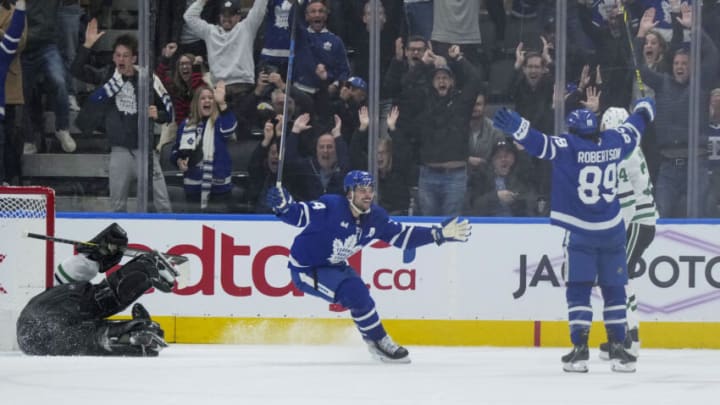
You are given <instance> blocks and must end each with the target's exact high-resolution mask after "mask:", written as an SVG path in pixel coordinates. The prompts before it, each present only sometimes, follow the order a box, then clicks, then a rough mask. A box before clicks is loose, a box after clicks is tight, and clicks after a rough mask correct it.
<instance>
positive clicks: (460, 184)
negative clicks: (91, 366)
mask: <svg viewBox="0 0 720 405" xmlns="http://www.w3.org/2000/svg"><path fill="white" fill-rule="evenodd" d="M14 3H15V1H13V0H2V1H1V2H0V29H2V30H3V31H2V34H3V35H4V33H5V30H6V29H7V27H8V25H9V22H10V16H11V15H12V13H13V8H14ZM26 3H27V26H26V29H25V31H24V33H23V36H22V38H21V40H20V41H19V48H18V52H17V56H16V57H15V59H14V60H13V62H12V64H11V65H10V67H9V70H8V77H7V80H6V83H5V92H4V96H5V98H4V99H5V106H4V120H3V121H2V126H3V128H4V130H3V131H0V134H2V135H3V136H2V137H0V162H1V163H2V164H0V183H6V184H13V185H17V184H25V185H27V184H43V183H42V182H43V179H38V178H32V177H28V176H24V174H23V173H22V167H23V165H22V161H23V157H24V156H27V155H31V154H43V153H64V154H65V155H67V156H71V155H73V154H82V153H88V152H97V151H89V149H90V148H86V147H85V146H84V145H85V144H87V143H89V142H88V139H97V138H101V139H104V140H105V144H104V147H103V148H101V150H100V152H101V153H108V154H109V156H110V160H109V161H110V163H109V164H110V167H109V176H108V179H105V180H103V181H106V195H107V196H109V206H108V208H107V209H108V210H110V211H116V212H122V211H127V210H128V198H129V197H130V196H131V195H132V194H133V187H135V186H134V185H135V184H136V181H137V176H138V170H137V166H138V164H137V161H138V159H145V160H146V161H147V162H148V166H149V169H150V170H149V177H150V178H149V185H150V187H151V192H150V194H151V195H152V202H153V206H154V211H157V212H196V213H199V212H222V213H233V212H245V213H247V212H257V213H268V212H270V209H269V207H267V206H266V204H265V195H266V193H267V190H268V189H269V188H270V187H273V186H274V185H275V183H276V181H277V176H278V160H279V152H280V139H281V137H282V136H283V134H285V135H284V136H286V137H287V138H286V139H285V142H284V144H285V155H284V162H283V163H284V165H283V171H282V173H283V177H282V182H283V184H284V185H285V186H286V187H287V188H288V190H289V191H290V192H291V194H292V196H293V197H294V198H295V199H296V200H312V199H315V198H317V197H319V196H320V195H322V194H325V193H340V194H342V192H343V189H342V179H343V177H344V175H345V174H346V173H347V172H348V171H350V170H354V169H362V170H366V169H368V168H369V166H368V164H369V163H368V161H369V159H368V157H369V156H370V154H375V159H373V160H374V161H375V162H376V164H377V172H378V180H379V184H378V199H379V203H380V204H381V205H383V206H385V207H386V208H387V210H388V211H389V212H390V213H391V214H393V215H408V214H410V215H427V216H451V215H472V216H518V217H522V216H547V215H548V209H549V204H548V199H549V195H550V167H549V165H548V164H547V162H544V161H541V160H538V159H535V158H531V157H529V156H528V155H527V154H526V153H525V152H524V151H523V150H522V147H521V146H520V145H519V144H517V143H514V142H513V141H512V140H511V139H508V138H506V137H505V136H504V135H503V134H502V133H501V132H499V131H498V130H496V129H495V128H493V126H492V122H491V120H490V119H489V117H491V114H492V112H493V111H494V110H495V109H497V108H498V107H499V106H502V105H511V106H513V108H514V109H515V110H516V111H517V112H518V113H520V114H521V115H522V116H523V117H525V118H527V119H528V120H529V121H530V122H531V125H532V126H533V127H534V128H537V129H538V130H541V131H543V132H545V133H547V134H552V133H553V131H554V128H555V122H554V121H555V106H554V99H555V98H556V97H555V92H556V91H563V92H564V101H565V105H564V108H565V112H566V113H569V112H570V111H572V110H574V109H576V108H588V109H590V110H592V111H594V112H595V113H596V114H597V115H598V116H601V115H602V113H603V112H604V111H605V110H607V109H608V108H610V107H620V108H628V107H629V106H630V105H631V104H632V102H633V101H634V100H635V99H637V98H639V97H642V96H653V97H654V98H655V100H656V103H657V119H656V122H655V124H654V125H653V126H652V127H651V128H649V130H648V135H647V136H645V138H644V140H643V144H642V148H643V151H644V152H645V155H646V156H647V159H648V165H649V166H650V167H649V170H650V173H651V177H652V179H653V182H654V185H655V188H654V193H655V201H656V202H657V206H658V210H659V212H660V216H661V217H684V216H685V212H686V206H685V204H686V201H685V198H682V197H683V196H685V195H686V194H687V191H688V185H687V178H688V175H687V174H688V163H689V161H690V158H691V156H692V158H693V159H694V160H695V159H696V160H697V162H698V173H699V174H698V180H697V181H698V184H697V189H698V190H699V193H698V194H699V195H700V196H702V200H701V211H700V216H707V217H717V216H718V215H720V69H719V68H720V54H719V53H718V47H717V46H718V43H719V42H718V41H720V24H718V23H720V2H719V1H717V0H706V1H704V2H703V5H702V30H701V31H702V33H701V34H702V49H701V55H700V58H699V59H698V58H695V57H694V56H693V58H695V59H696V60H695V59H691V58H690V56H691V54H690V45H691V43H692V42H691V41H695V40H698V38H691V35H690V31H691V30H690V28H691V26H692V22H693V13H692V2H691V1H689V0H594V1H591V0H568V1H567V10H566V11H567V30H568V31H567V36H566V43H567V47H566V51H567V53H566V55H567V58H566V59H567V63H566V66H565V71H566V83H567V85H566V86H565V89H562V90H560V89H557V87H556V86H555V69H556V66H555V56H556V49H555V42H556V38H555V16H556V10H555V7H556V2H555V1H552V0H484V1H481V0H460V1H438V0H435V1H433V0H403V1H400V0H378V1H377V3H378V4H379V5H380V7H379V10H377V18H378V23H379V27H377V28H378V30H379V32H380V40H379V41H380V46H379V52H380V53H379V58H378V60H379V64H380V69H379V70H380V76H379V78H378V82H379V83H380V89H379V97H378V99H379V105H378V106H374V107H377V111H379V112H380V130H379V138H378V139H376V140H375V141H376V142H373V144H374V145H376V146H377V150H375V151H369V150H368V148H369V146H368V144H369V142H368V138H369V132H368V129H369V126H370V114H369V108H368V107H369V106H368V100H369V97H368V96H369V92H370V91H371V90H372V89H370V88H369V86H368V83H369V82H370V80H369V79H370V77H369V75H370V59H371V57H370V56H371V55H370V45H369V44H370V34H369V29H370V25H371V16H372V14H373V11H374V10H371V8H370V2H368V0H254V1H253V0H187V1H185V0H179V1H178V0H175V1H172V0H152V1H151V2H150V4H151V5H150V9H151V16H150V18H151V24H150V26H151V28H152V33H151V35H150V37H151V42H152V43H151V44H150V46H149V49H150V54H151V55H150V56H151V58H150V60H151V65H152V66H151V69H152V71H153V72H154V75H150V76H151V78H150V80H149V82H150V83H149V84H148V86H149V94H150V105H148V106H139V105H138V100H139V99H138V76H139V75H138V68H137V66H136V65H137V61H138V43H137V33H136V32H133V31H134V30H137V27H138V21H137V19H138V12H137V2H134V1H120V0H27V1H26ZM129 4H130V5H129ZM132 4H134V5H135V6H134V7H133V6H132ZM293 15H296V16H297V19H296V20H295V24H293V18H292V16H293ZM293 27H294V29H295V32H294V36H293V35H291V30H292V29H293ZM103 37H106V38H103ZM291 37H294V38H295V41H294V46H295V48H294V55H295V57H294V59H293V60H292V62H293V63H292V65H293V71H292V74H291V75H290V77H288V65H289V64H290V63H289V62H290V61H289V55H290V49H289V48H290V44H291ZM696 63H699V64H700V70H699V71H700V73H701V77H700V80H701V84H700V93H701V94H700V95H699V98H700V102H699V105H700V106H701V108H700V112H699V117H700V118H699V128H700V139H697V140H695V141H696V142H693V144H696V145H698V149H697V150H695V151H690V150H689V146H688V144H689V135H688V130H689V127H690V125H689V124H690V119H691V115H690V111H689V108H688V106H689V105H690V86H689V84H690V77H691V75H692V74H693V73H692V72H694V69H693V67H694V66H695V64H696ZM288 79H291V80H290V85H287V83H288ZM561 98H562V97H558V98H557V99H561ZM286 100H287V106H286V105H285V104H286ZM141 110H143V111H145V110H146V111H147V116H148V117H149V118H150V119H151V120H152V122H153V125H151V128H152V132H153V133H149V134H147V136H149V137H152V138H151V139H152V141H151V143H152V148H151V149H152V151H151V156H148V157H147V158H145V157H143V156H140V153H139V148H138V139H139V137H138V135H139V134H138V126H137V120H138V116H139V115H138V112H139V111H141ZM47 112H51V113H52V114H48V113H47ZM283 114H285V115H287V116H286V117H284V116H283ZM50 116H51V117H52V118H53V119H52V120H49V118H48V117H50ZM283 123H285V124H286V126H285V127H284V128H283V127H282V124H283ZM49 127H50V130H48V129H47V128H49ZM48 131H49V132H52V133H51V135H50V137H47V136H46V133H47V132H48ZM140 135H141V136H145V135H144V134H140ZM57 171H58V173H62V168H61V167H58V168H57ZM177 179H181V180H180V181H177ZM177 190H181V191H180V192H179V193H177V192H176V191H177Z"/></svg>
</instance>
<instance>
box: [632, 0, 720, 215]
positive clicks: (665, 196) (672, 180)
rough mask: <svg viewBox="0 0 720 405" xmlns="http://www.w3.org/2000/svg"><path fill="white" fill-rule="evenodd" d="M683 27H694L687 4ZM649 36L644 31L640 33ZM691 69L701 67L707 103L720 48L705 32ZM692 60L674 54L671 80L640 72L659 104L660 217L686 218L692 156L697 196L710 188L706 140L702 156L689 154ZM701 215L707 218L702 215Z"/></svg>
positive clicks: (644, 23)
mask: <svg viewBox="0 0 720 405" xmlns="http://www.w3.org/2000/svg"><path fill="white" fill-rule="evenodd" d="M682 10H683V18H682V20H681V21H682V24H683V25H684V26H685V27H690V25H691V23H692V12H691V10H690V7H689V6H688V5H687V4H683V6H682ZM653 25H654V22H653V20H652V14H651V13H645V14H644V15H643V18H642V20H641V21H640V26H641V27H649V26H653ZM643 31H644V32H647V30H643V28H641V29H640V30H638V33H640V32H643ZM635 41H636V42H635V43H636V44H637V46H636V48H635V52H636V54H637V55H636V56H637V57H638V58H641V57H642V54H641V52H642V47H641V46H640V45H641V44H642V41H643V38H641V37H637V38H636V39H635ZM693 63H701V76H700V78H699V79H700V81H701V83H702V84H701V86H700V89H701V94H700V95H699V96H700V97H701V99H702V100H708V99H709V98H710V97H709V94H710V89H711V88H712V86H713V85H714V84H715V81H716V78H717V71H718V67H719V66H720V55H719V54H718V49H717V47H716V45H715V44H714V43H713V42H712V40H711V39H710V37H709V36H708V35H707V34H706V33H704V32H703V38H702V50H701V55H700V58H698V59H696V60H694V61H693ZM690 66H691V61H690V55H689V52H688V51H687V50H685V49H683V48H680V49H678V50H677V51H675V54H674V55H673V59H672V74H663V73H659V72H655V71H653V70H651V69H650V68H648V67H647V66H646V65H641V66H640V74H641V76H642V80H643V82H645V83H647V84H648V85H649V86H650V87H652V88H653V89H654V90H655V100H656V103H657V111H658V114H657V122H656V124H655V128H656V139H657V142H656V143H657V147H658V149H659V153H660V164H659V167H658V174H657V180H656V182H655V203H656V204H657V208H658V211H659V213H660V216H661V217H665V218H667V217H684V216H685V214H686V210H685V203H686V197H687V169H688V167H687V163H688V156H689V154H690V153H692V154H694V155H695V156H697V157H698V177H699V180H698V195H699V196H704V195H706V192H707V187H708V176H707V172H708V164H707V159H706V154H707V150H706V145H707V139H701V140H699V142H698V145H699V146H700V149H699V150H695V151H689V150H688V122H689V115H688V114H689V112H688V108H687V106H688V104H689V102H690V101H689V97H690V89H689V83H690ZM707 113H708V112H707V110H704V111H701V118H700V122H707ZM700 215H703V213H702V212H701V213H700Z"/></svg>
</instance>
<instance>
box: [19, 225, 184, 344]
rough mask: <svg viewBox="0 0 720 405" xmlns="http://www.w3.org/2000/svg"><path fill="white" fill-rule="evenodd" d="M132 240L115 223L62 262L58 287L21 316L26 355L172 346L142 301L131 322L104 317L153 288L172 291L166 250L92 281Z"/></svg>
mask: <svg viewBox="0 0 720 405" xmlns="http://www.w3.org/2000/svg"><path fill="white" fill-rule="evenodd" d="M127 242H128V239H127V234H126V233H125V231H124V230H123V229H122V228H121V227H120V226H119V225H118V224H116V223H113V224H112V225H110V226H108V227H107V228H105V229H104V230H103V231H102V232H100V233H99V234H98V235H97V236H95V237H94V238H93V239H92V240H91V241H90V243H89V244H88V246H79V247H78V248H77V250H78V254H77V255H74V256H70V257H68V258H67V259H65V260H64V261H63V262H62V264H60V265H59V266H58V268H57V270H56V272H55V281H56V285H55V287H53V288H50V289H48V290H46V291H44V292H42V293H40V294H38V295H37V296H35V297H33V298H32V299H31V300H30V302H28V304H27V305H26V306H25V308H23V310H22V312H21V313H20V317H19V318H18V321H17V340H18V345H19V347H20V349H21V350H22V351H23V352H24V353H25V354H31V355H54V356H68V355H91V356H157V355H158V353H159V352H160V350H162V348H164V347H167V344H166V343H165V340H164V332H163V330H162V329H161V328H160V325H158V324H157V323H156V322H153V321H152V319H150V314H149V313H148V312H147V310H145V308H144V307H143V306H142V305H141V304H135V305H134V306H133V308H132V319H131V320H124V321H113V320H108V319H105V318H107V317H109V316H111V315H114V314H117V313H119V312H121V311H123V310H124V309H125V308H127V307H128V306H129V305H130V304H132V303H133V302H134V301H135V300H137V299H138V298H139V297H140V296H141V295H143V294H144V293H145V292H146V291H147V290H149V289H150V288H152V287H155V288H156V289H158V290H160V291H163V292H170V291H171V290H172V288H173V286H174V285H175V277H174V275H173V273H172V272H171V271H170V270H169V269H170V267H171V266H172V265H171V264H170V263H169V262H168V261H167V259H166V258H165V257H164V256H163V255H162V254H160V253H158V252H148V253H146V254H142V255H140V256H137V257H135V258H133V259H132V260H130V261H129V262H128V263H126V264H125V265H123V266H122V267H120V268H119V269H118V270H116V271H114V272H113V273H112V274H110V275H108V276H107V277H106V278H105V279H103V280H102V281H101V282H99V283H97V284H92V283H91V282H90V280H92V279H93V278H95V276H96V275H97V274H98V273H104V272H106V271H107V270H108V269H110V268H112V267H113V266H115V265H116V264H118V263H119V262H120V260H121V259H122V257H123V252H124V250H125V248H126V247H127ZM90 244H92V245H90Z"/></svg>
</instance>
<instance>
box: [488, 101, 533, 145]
mask: <svg viewBox="0 0 720 405" xmlns="http://www.w3.org/2000/svg"><path fill="white" fill-rule="evenodd" d="M493 126H494V127H495V128H497V129H499V130H501V131H503V132H504V133H506V134H508V135H512V137H513V138H515V139H517V140H522V139H523V138H525V136H526V135H527V132H528V130H529V129H530V123H529V122H528V120H526V119H525V118H523V117H521V116H520V114H518V113H517V112H515V111H512V110H508V109H507V108H501V109H499V110H498V111H497V112H496V113H495V116H494V117H493Z"/></svg>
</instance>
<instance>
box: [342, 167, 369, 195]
mask: <svg viewBox="0 0 720 405" xmlns="http://www.w3.org/2000/svg"><path fill="white" fill-rule="evenodd" d="M357 186H373V187H375V179H373V176H372V174H370V173H368V172H366V171H364V170H351V171H349V172H348V174H346V175H345V180H344V181H343V187H344V189H345V192H346V193H347V192H348V191H352V190H355V187H357Z"/></svg>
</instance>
